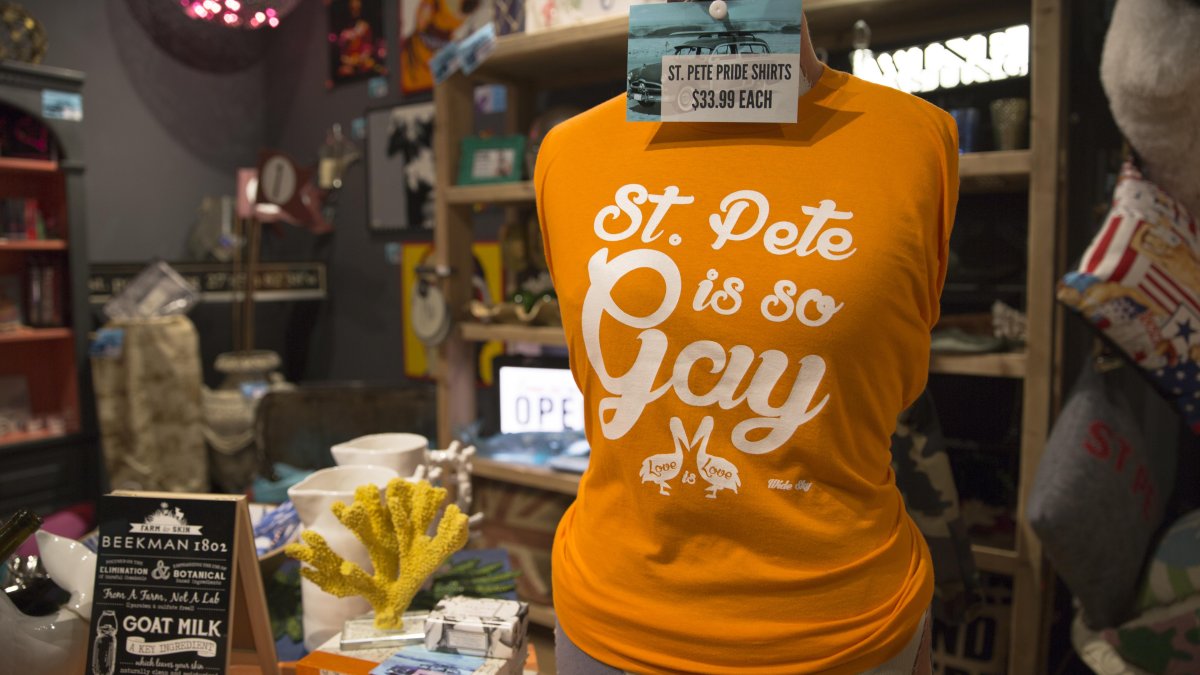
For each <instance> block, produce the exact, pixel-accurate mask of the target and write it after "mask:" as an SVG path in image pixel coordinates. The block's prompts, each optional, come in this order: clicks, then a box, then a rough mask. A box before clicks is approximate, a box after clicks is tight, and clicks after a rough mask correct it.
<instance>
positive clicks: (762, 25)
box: [626, 0, 800, 122]
mask: <svg viewBox="0 0 1200 675" xmlns="http://www.w3.org/2000/svg"><path fill="white" fill-rule="evenodd" d="M743 3H744V4H743ZM708 4H709V3H707V2H696V3H669V4H658V5H641V6H635V7H633V8H631V10H630V21H629V52H628V73H627V77H626V80H627V81H626V98H627V101H628V106H627V107H628V112H627V115H626V119H627V120H629V121H631V122H636V121H659V120H660V119H662V120H664V121H666V120H665V118H664V117H663V116H664V113H663V110H664V102H665V104H666V105H665V109H666V110H667V111H675V112H678V111H680V110H683V111H690V110H693V109H709V110H711V109H714V108H727V109H730V110H734V109H738V108H753V107H763V106H764V105H769V104H770V103H771V97H772V95H773V94H774V93H775V92H774V91H773V90H772V88H773V85H776V84H778V83H779V82H780V81H781V80H787V79H791V78H792V77H793V75H794V73H793V69H792V68H790V67H788V66H787V65H786V64H781V63H779V62H777V61H778V60H779V59H783V60H784V61H787V60H788V59H787V57H792V56H794V57H795V58H796V59H798V58H799V52H800V11H799V4H800V3H797V2H795V0H743V2H739V3H738V4H737V5H736V6H735V5H731V12H730V15H729V17H728V18H726V19H725V20H723V21H717V20H714V19H712V18H711V17H710V16H709V15H708V10H707V6H708ZM664 57H668V60H669V61H672V62H673V63H676V64H680V65H675V66H673V68H672V69H668V70H667V78H668V80H676V81H679V80H682V81H684V82H688V83H690V82H695V81H707V82H710V83H712V84H713V85H718V84H728V87H727V88H720V87H718V86H710V87H705V86H696V87H692V86H689V84H684V85H683V86H682V88H681V87H679V86H675V87H672V86H668V87H667V88H666V89H667V91H666V94H664V81H663V75H664V66H663V58H664ZM671 57H683V58H682V59H672V58H671ZM763 61H767V62H763ZM684 64H686V65H684ZM664 97H665V99H666V100H665V101H664Z"/></svg>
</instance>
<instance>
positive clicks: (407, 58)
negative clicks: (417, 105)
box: [397, 0, 487, 95]
mask: <svg viewBox="0 0 1200 675" xmlns="http://www.w3.org/2000/svg"><path fill="white" fill-rule="evenodd" d="M397 1H398V2H399V3H400V12H399V14H400V30H399V31H398V34H399V36H400V91H401V92H403V93H404V94H405V95H409V94H418V93H421V92H426V91H432V90H433V71H432V70H431V69H430V67H429V62H430V59H432V58H433V55H434V54H436V53H437V52H438V50H440V49H441V48H442V47H445V46H446V45H447V44H448V43H449V42H450V40H451V39H453V36H454V32H455V31H456V30H457V29H458V27H459V26H461V25H462V24H463V21H465V20H466V17H467V16H468V15H470V14H471V13H472V12H474V11H475V10H476V9H478V8H479V7H480V6H481V5H483V4H484V3H485V2H487V0H397Z"/></svg>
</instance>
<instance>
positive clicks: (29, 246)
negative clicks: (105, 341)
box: [0, 62, 98, 514]
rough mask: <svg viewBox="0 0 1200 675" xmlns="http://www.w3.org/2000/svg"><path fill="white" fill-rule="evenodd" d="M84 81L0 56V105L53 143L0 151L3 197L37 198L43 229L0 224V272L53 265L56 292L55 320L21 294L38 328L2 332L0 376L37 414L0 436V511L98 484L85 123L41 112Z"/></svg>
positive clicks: (72, 495)
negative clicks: (31, 152) (32, 232)
mask: <svg viewBox="0 0 1200 675" xmlns="http://www.w3.org/2000/svg"><path fill="white" fill-rule="evenodd" d="M82 88H83V74H82V73H78V72H75V71H70V70H64V69H60V68H50V67H45V66H31V65H26V64H20V63H12V62H3V63H0V106H3V107H5V108H7V109H9V110H13V111H19V112H20V113H22V114H24V115H27V116H28V118H27V119H26V122H25V123H28V124H29V127H30V130H29V131H28V133H31V134H35V135H41V134H45V136H44V139H45V140H46V141H47V142H48V143H49V146H50V147H52V148H53V149H54V152H53V155H52V156H51V157H49V158H46V159H25V158H20V157H12V156H5V151H4V150H0V199H4V200H14V199H34V200H37V203H38V207H39V209H40V210H41V212H42V214H43V216H44V220H45V221H46V224H47V228H46V229H47V230H48V232H47V237H46V238H44V239H42V238H39V239H20V238H7V239H6V238H4V237H5V232H2V231H0V275H2V276H5V277H8V278H10V279H11V278H18V279H21V280H22V286H25V287H28V285H29V282H28V278H29V277H30V276H31V274H30V272H31V269H33V268H35V267H38V268H46V269H50V270H53V272H52V274H53V276H54V281H53V283H54V285H55V286H56V288H55V291H54V292H55V293H57V294H58V296H59V298H60V300H59V304H60V309H59V311H58V312H56V313H55V314H56V315H57V316H55V317H54V318H52V319H43V320H41V321H31V320H30V319H31V318H32V317H31V316H30V307H29V306H28V305H29V303H28V302H26V303H23V304H24V305H25V307H24V314H25V319H26V323H33V324H34V326H33V327H30V328H23V329H19V330H15V331H6V332H0V377H3V376H16V377H17V378H20V379H21V380H23V381H24V382H25V386H26V388H27V390H28V393H29V401H30V404H31V407H32V412H33V415H34V416H35V417H36V418H39V419H41V420H43V424H42V425H41V426H40V427H39V428H33V429H22V430H19V431H16V432H10V433H5V434H0V514H2V513H6V512H8V511H11V510H12V509H15V508H17V507H33V508H36V509H39V510H42V511H46V510H50V509H52V508H55V507H59V506H63V505H65V504H68V503H71V502H74V501H79V500H81V499H84V498H86V497H88V496H91V495H93V494H95V493H96V487H95V486H96V485H98V481H97V476H98V461H97V460H98V457H97V456H96V453H95V449H94V445H92V443H91V434H90V432H89V430H90V429H92V428H93V424H94V423H93V415H92V411H91V403H90V396H89V394H88V393H87V392H88V391H89V389H88V384H87V382H88V378H87V377H86V371H87V363H88V362H87V333H88V330H89V328H90V309H89V307H88V304H87V291H86V284H87V252H86V243H87V242H86V229H85V227H84V218H85V213H84V208H83V194H84V186H83V175H84V174H83V172H84V164H83V147H82V130H81V125H82V122H81V121H79V120H76V119H58V118H52V117H49V118H48V117H43V111H44V106H46V103H47V101H51V100H53V99H54V98H55V97H56V96H58V97H61V96H62V95H64V94H65V95H67V96H71V95H81V93H82ZM66 116H67V117H70V115H69V114H68V115H66ZM51 224H52V225H53V227H51ZM51 420H52V422H51ZM60 421H61V424H59V422H60Z"/></svg>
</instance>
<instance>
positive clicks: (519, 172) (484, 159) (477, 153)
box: [458, 135, 525, 185]
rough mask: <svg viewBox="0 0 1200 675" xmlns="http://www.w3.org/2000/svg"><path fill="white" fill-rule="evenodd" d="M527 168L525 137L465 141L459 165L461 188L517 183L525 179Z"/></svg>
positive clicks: (497, 137)
mask: <svg viewBox="0 0 1200 675" xmlns="http://www.w3.org/2000/svg"><path fill="white" fill-rule="evenodd" d="M524 166H525V137H524V136H520V135H513V136H494V137H491V138H479V137H477V136H476V137H470V138H464V139H463V140H462V157H460V158H459V161H458V184H459V185H480V184H485V183H512V182H516V181H519V180H521V178H522V177H523V175H524Z"/></svg>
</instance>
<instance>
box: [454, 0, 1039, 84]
mask: <svg viewBox="0 0 1200 675" xmlns="http://www.w3.org/2000/svg"><path fill="white" fill-rule="evenodd" d="M964 4H966V3H964ZM970 4H973V5H974V7H972V8H971V9H972V10H973V11H969V12H957V13H955V14H953V15H952V16H946V17H942V18H941V19H939V20H935V21H931V20H930V12H931V11H932V10H935V9H937V10H944V8H945V3H944V2H943V0H904V1H903V2H900V1H899V0H806V2H805V3H804V11H805V14H806V15H807V16H808V19H809V25H810V26H811V28H812V30H813V39H814V41H815V42H816V43H817V44H818V45H821V46H824V47H826V48H829V49H834V48H835V47H838V46H840V45H842V44H843V43H845V45H846V46H847V48H848V47H849V41H850V37H851V34H852V32H853V25H854V21H855V20H856V19H867V20H868V21H870V23H871V27H872V28H873V29H875V30H876V31H878V32H879V34H880V39H881V41H884V38H886V37H887V35H888V34H889V32H894V33H895V35H894V36H893V37H894V38H895V39H897V40H900V41H903V39H904V38H906V37H909V36H910V35H911V37H912V39H916V36H917V35H919V34H922V33H930V32H934V33H936V32H945V33H948V34H953V33H955V32H958V31H967V30H977V29H982V28H988V27H993V28H994V27H996V26H1001V25H1009V24H1010V23H1019V22H1021V21H1027V20H1028V18H1027V17H1028V14H1029V7H1028V4H1027V3H1024V4H1023V3H1022V2H1020V1H1019V0H987V2H984V1H983V0H971V2H970ZM943 14H944V12H943ZM628 37H629V18H628V16H627V15H621V16H614V17H611V18H607V19H601V20H598V21H592V22H588V23H584V24H579V25H574V26H563V27H561V28H555V29H552V30H547V31H541V32H537V33H513V34H510V35H503V36H501V37H499V38H498V39H497V40H496V48H495V51H493V52H492V54H491V55H490V56H489V57H488V58H487V60H486V61H484V62H483V63H482V64H480V66H479V69H478V70H476V71H475V72H474V73H472V75H471V77H472V78H474V79H481V80H489V79H491V80H495V79H500V80H508V81H529V82H554V81H566V80H569V79H570V76H575V77H576V78H577V77H578V76H579V74H580V73H585V72H593V73H594V72H596V71H598V70H600V71H603V70H611V71H612V72H613V73H615V74H617V75H618V76H621V75H622V74H623V73H624V70H625V63H626V58H627V53H628V50H627V40H628Z"/></svg>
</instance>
